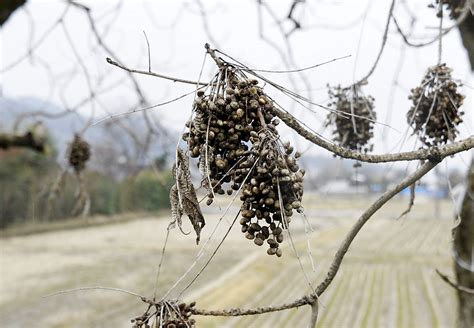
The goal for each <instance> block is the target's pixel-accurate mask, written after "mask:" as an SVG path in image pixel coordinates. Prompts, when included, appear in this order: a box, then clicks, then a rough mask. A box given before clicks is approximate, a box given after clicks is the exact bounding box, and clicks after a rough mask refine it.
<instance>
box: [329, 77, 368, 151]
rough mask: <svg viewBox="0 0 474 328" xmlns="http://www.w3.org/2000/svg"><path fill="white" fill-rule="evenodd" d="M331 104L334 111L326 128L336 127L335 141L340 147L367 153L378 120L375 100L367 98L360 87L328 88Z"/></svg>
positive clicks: (330, 114)
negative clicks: (329, 126) (375, 122)
mask: <svg viewBox="0 0 474 328" xmlns="http://www.w3.org/2000/svg"><path fill="white" fill-rule="evenodd" d="M328 88H329V89H328V90H329V91H328V93H329V98H330V103H329V105H328V107H330V108H331V109H333V110H334V111H332V112H330V113H329V115H328V119H327V123H326V126H328V125H332V126H333V127H334V130H333V135H334V141H336V142H338V143H339V145H340V146H342V147H345V148H349V149H353V150H357V151H366V150H368V147H367V146H366V145H367V144H368V142H369V141H370V139H372V137H373V135H374V134H373V125H374V121H375V119H376V114H375V112H374V110H373V109H374V98H373V97H371V96H365V95H363V93H362V92H361V90H360V85H358V84H356V85H352V86H350V87H348V88H341V87H340V86H337V87H334V88H331V87H328Z"/></svg>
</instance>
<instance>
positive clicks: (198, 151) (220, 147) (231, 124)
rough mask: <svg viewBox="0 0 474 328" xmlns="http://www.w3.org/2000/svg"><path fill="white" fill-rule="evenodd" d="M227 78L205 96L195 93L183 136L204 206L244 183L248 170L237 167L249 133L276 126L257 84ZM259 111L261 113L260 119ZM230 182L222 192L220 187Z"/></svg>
mask: <svg viewBox="0 0 474 328" xmlns="http://www.w3.org/2000/svg"><path fill="white" fill-rule="evenodd" d="M229 75H231V76H230V77H228V78H227V81H222V80H220V81H217V82H216V83H215V84H214V87H213V88H212V90H211V92H210V93H209V94H205V93H204V92H202V91H200V92H198V94H197V98H196V99H195V101H194V108H195V116H194V118H193V120H192V121H189V122H188V123H187V127H188V128H189V131H187V132H186V133H184V135H183V139H184V140H185V141H187V143H188V148H189V150H190V153H191V157H199V164H198V165H199V168H200V171H201V174H202V176H203V184H204V185H205V186H206V188H207V189H208V191H209V194H208V196H209V198H208V205H210V203H212V200H213V198H214V196H215V194H222V195H223V194H225V192H226V191H227V193H228V194H232V193H233V191H234V190H238V189H239V187H240V184H241V183H242V182H243V181H244V179H245V176H246V174H247V173H248V170H245V169H243V168H239V167H238V164H239V163H240V162H241V161H242V160H243V159H244V158H245V157H246V156H247V155H248V153H249V152H248V149H249V146H248V142H249V140H250V133H251V132H252V131H260V130H261V129H262V128H263V126H264V125H267V124H268V125H269V126H272V125H276V124H278V120H277V119H274V117H273V115H272V108H273V104H272V102H271V100H270V99H269V98H268V97H267V96H266V95H265V94H264V92H263V89H262V88H260V87H258V86H257V84H258V82H257V81H256V80H244V79H240V78H238V77H237V76H236V75H233V74H232V73H231V72H229ZM259 110H261V113H264V114H261V119H259V117H258V116H259V115H260V114H258V111H259ZM272 123H273V124H272ZM230 182H232V184H231V186H229V188H227V190H224V187H223V185H224V184H225V183H230ZM211 186H212V187H211Z"/></svg>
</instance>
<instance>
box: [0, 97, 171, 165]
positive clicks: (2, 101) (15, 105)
mask: <svg viewBox="0 0 474 328" xmlns="http://www.w3.org/2000/svg"><path fill="white" fill-rule="evenodd" d="M40 112H43V113H47V115H46V116H45V115H36V114H39V113H40ZM64 113H65V112H64V109H62V108H60V107H59V106H57V105H55V104H52V103H50V102H47V101H44V100H40V99H37V98H6V97H0V131H2V130H3V131H7V132H11V131H13V128H14V126H15V124H16V122H17V121H18V119H19V118H20V117H21V116H23V115H26V114H33V115H28V116H27V118H25V119H24V120H22V121H21V124H20V125H19V126H18V130H19V132H21V131H24V129H26V128H27V127H28V126H30V125H31V124H33V123H35V122H37V121H41V122H42V123H43V124H44V125H45V127H46V128H47V129H48V131H49V133H50V135H51V136H52V139H53V142H54V146H55V147H56V149H57V150H58V160H59V161H60V162H63V161H64V158H65V152H66V149H67V146H68V143H69V142H70V141H71V140H72V138H73V136H74V134H75V133H76V132H79V131H80V130H81V129H82V128H83V127H84V124H86V122H87V118H86V117H84V116H83V115H81V114H80V113H77V112H71V113H66V114H64ZM125 119H126V122H125V124H124V125H126V126H127V128H128V129H130V130H131V131H134V133H136V134H137V135H138V136H142V135H144V133H145V131H147V128H146V125H145V124H146V123H145V122H144V120H143V118H142V117H141V116H138V115H136V116H129V117H124V118H123V120H125ZM84 137H85V139H86V140H87V141H88V142H89V143H90V144H91V145H92V148H93V150H94V146H100V147H102V148H103V147H117V148H118V147H121V148H122V149H125V150H127V149H133V144H132V143H133V141H132V139H131V138H130V136H129V135H127V133H124V130H123V129H121V128H120V127H119V126H118V125H116V124H107V123H104V124H101V125H98V126H95V127H93V128H90V129H88V130H87V131H86V133H85V134H84ZM158 141H159V142H158ZM163 147H166V145H165V142H163V140H157V138H155V139H153V140H152V143H151V146H150V151H149V152H148V154H147V156H140V158H139V159H138V160H139V165H146V164H147V163H148V162H149V161H150V160H151V159H153V158H154V157H156V156H158V155H159V154H161V153H163ZM132 156H133V153H132Z"/></svg>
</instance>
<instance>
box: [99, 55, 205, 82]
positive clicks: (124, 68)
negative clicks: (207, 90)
mask: <svg viewBox="0 0 474 328" xmlns="http://www.w3.org/2000/svg"><path fill="white" fill-rule="evenodd" d="M105 60H106V61H107V63H109V64H110V65H114V66H117V67H118V68H121V69H123V70H125V71H127V72H129V73H137V74H143V75H150V76H154V77H158V78H160V79H165V80H170V81H173V82H180V83H186V84H193V85H196V84H198V85H203V86H205V85H208V83H203V82H199V83H198V82H196V81H190V80H184V79H179V78H177V77H172V76H167V75H163V74H159V73H154V72H150V71H142V70H139V69H133V68H128V67H125V66H123V65H122V64H119V63H118V62H116V61H114V60H112V59H111V58H109V57H107V58H106V59H105Z"/></svg>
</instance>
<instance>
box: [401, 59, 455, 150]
mask: <svg viewBox="0 0 474 328" xmlns="http://www.w3.org/2000/svg"><path fill="white" fill-rule="evenodd" d="M451 72H452V69H451V68H449V67H447V66H446V64H440V65H436V66H433V67H430V68H429V69H428V71H427V72H426V74H425V76H424V78H423V80H422V82H421V84H420V86H417V87H416V88H413V89H411V93H410V95H409V96H408V99H410V100H411V101H412V102H413V104H412V106H411V108H410V110H409V111H408V113H407V121H408V124H409V125H411V126H412V127H413V129H414V133H416V134H417V135H418V136H419V138H420V140H421V142H423V143H424V144H425V145H426V146H428V147H430V146H438V145H441V144H445V143H447V142H448V140H450V141H453V140H454V139H455V138H456V135H457V133H458V131H457V129H456V127H457V126H458V125H459V124H460V123H461V122H462V118H461V117H462V115H464V112H462V111H459V107H461V106H462V104H463V101H464V96H463V95H462V94H460V93H459V92H458V91H457V88H458V85H457V83H456V82H455V81H453V79H452V77H451Z"/></svg>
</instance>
